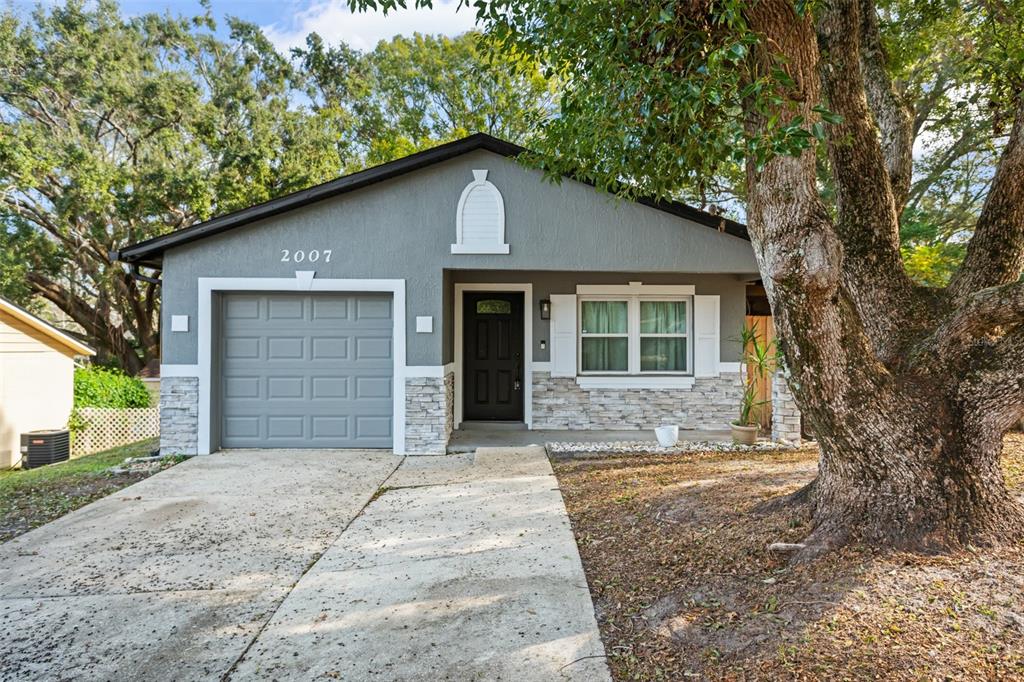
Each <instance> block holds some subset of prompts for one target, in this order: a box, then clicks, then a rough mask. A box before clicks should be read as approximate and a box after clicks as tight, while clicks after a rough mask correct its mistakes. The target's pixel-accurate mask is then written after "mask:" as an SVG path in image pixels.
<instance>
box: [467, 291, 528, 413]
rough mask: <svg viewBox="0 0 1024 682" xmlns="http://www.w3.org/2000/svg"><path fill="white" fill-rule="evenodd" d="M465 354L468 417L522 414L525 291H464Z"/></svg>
mask: <svg viewBox="0 0 1024 682" xmlns="http://www.w3.org/2000/svg"><path fill="white" fill-rule="evenodd" d="M462 307H463V311H464V313H463V315H464V318H463V322H462V336H463V343H464V345H463V348H462V358H463V365H464V367H465V369H464V375H465V379H464V381H465V386H464V387H463V392H462V394H463V396H465V398H464V399H463V403H462V413H463V418H464V419H467V420H476V419H479V420H496V421H497V420H501V421H519V420H521V419H522V418H523V295H522V294H518V293H507V294H506V293H492V292H485V293H466V294H465V298H464V299H463V306H462Z"/></svg>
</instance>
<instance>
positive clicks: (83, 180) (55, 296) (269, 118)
mask: <svg viewBox="0 0 1024 682" xmlns="http://www.w3.org/2000/svg"><path fill="white" fill-rule="evenodd" d="M216 29H217V26H216V24H215V22H214V20H213V19H212V17H211V15H210V13H209V12H207V13H206V14H203V15H200V16H195V17H174V16H171V15H156V14H147V15H143V16H139V17H132V18H126V17H124V16H122V15H121V13H120V11H119V9H118V7H117V5H116V3H114V2H113V1H112V0H100V1H99V2H96V3H86V2H84V1H83V0H69V2H67V3H66V4H64V5H56V6H45V5H43V6H40V7H39V8H37V9H36V10H35V11H34V12H33V13H32V15H31V17H29V18H28V19H24V18H22V17H20V16H18V15H17V14H16V13H15V12H13V11H10V10H5V11H3V12H0V295H3V296H5V297H8V298H10V299H12V300H14V301H17V302H20V303H26V304H31V302H32V301H38V300H45V301H48V302H50V303H51V304H52V305H54V306H56V307H57V308H58V309H60V310H61V311H63V313H65V314H66V315H67V316H68V317H70V318H71V319H72V320H73V321H74V322H75V323H77V325H78V326H80V327H81V330H82V331H83V333H84V336H85V337H87V338H88V340H89V341H90V342H91V343H92V344H94V345H95V346H96V347H97V348H98V350H99V352H100V355H101V359H102V360H103V361H105V362H110V363H113V364H117V365H120V366H121V367H123V368H124V369H125V370H127V371H128V372H131V373H134V372H137V371H139V370H140V369H141V368H142V367H143V366H144V365H145V364H146V363H147V362H149V361H151V360H153V359H155V358H157V357H158V356H159V337H158V329H157V324H158V323H157V318H158V315H157V311H158V304H159V294H158V285H156V284H154V283H153V282H151V281H147V280H145V279H139V278H137V277H135V276H134V275H133V273H131V272H129V271H128V270H126V269H125V268H124V267H123V266H122V265H120V264H117V263H112V262H111V261H110V258H109V252H110V251H111V250H114V249H118V248H120V247H123V246H125V245H127V244H129V243H133V242H137V241H140V240H143V239H147V238H150V237H153V236H156V235H159V234H163V233H166V232H169V231H172V230H176V229H179V228H181V227H184V226H187V225H189V224H192V223H195V222H197V221H201V220H204V219H207V218H209V217H211V216H213V215H217V214H222V213H226V212H229V211H232V210H235V209H238V208H242V207H245V206H249V205H252V204H255V203H259V202H262V201H265V200H267V199H270V198H273V197H276V196H280V195H282V194H286V193H288V192H292V191H295V190H298V189H302V188H305V187H308V186H310V185H313V184H316V183H319V182H322V181H324V180H327V179H330V178H334V177H337V176H338V175H341V174H343V173H344V172H347V171H351V170H356V169H358V168H361V167H363V166H365V165H368V164H374V163H379V162H383V161H387V160H390V159H392V158H395V157H397V156H402V155H404V154H407V153H409V152H411V151H416V150H418V149H422V148H425V147H429V146H432V145H435V144H438V143H441V142H445V141H448V140H451V139H453V138H456V137H460V136H462V135H465V134H467V133H468V132H475V131H476V130H487V131H491V132H493V133H495V134H497V135H501V136H503V137H506V138H510V139H512V140H515V141H519V142H525V141H527V140H528V138H529V135H530V133H531V131H533V130H535V129H536V128H537V126H538V124H539V122H540V121H541V120H542V119H543V118H544V117H546V116H548V115H550V113H551V112H552V110H553V107H554V88H553V86H552V84H551V82H550V81H549V80H548V79H546V78H544V76H543V75H542V74H541V73H540V71H539V69H537V68H536V67H534V68H532V69H530V68H529V66H528V64H527V60H525V59H524V58H516V59H515V60H513V58H512V57H509V58H507V59H491V58H490V57H489V56H488V55H485V54H484V53H483V52H482V51H481V50H479V49H478V42H479V35H478V34H474V33H469V34H466V35H463V36H461V37H459V38H455V39H448V38H434V37H429V36H419V35H417V36H414V37H412V38H401V37H399V38H395V39H394V40H392V41H385V42H382V43H380V44H379V45H378V46H377V48H376V49H374V50H372V51H370V52H368V53H360V52H356V51H354V50H352V49H350V48H348V47H347V46H346V45H343V44H340V45H335V46H329V45H326V44H325V43H324V41H323V40H322V39H320V38H319V37H318V36H316V35H311V36H310V37H309V40H308V41H307V45H306V47H305V48H303V49H302V50H298V51H296V53H295V54H294V55H282V54H279V53H278V52H277V51H276V50H275V48H274V47H273V45H271V44H270V42H269V41H268V40H267V39H266V37H265V36H264V35H263V34H262V32H261V31H260V30H259V28H258V27H256V26H253V25H251V24H248V23H246V22H244V21H241V20H238V19H229V20H228V22H227V36H226V37H223V38H222V37H219V34H218V33H217V30H216ZM513 61H515V62H516V63H515V64H514V65H513V64H512V62H513Z"/></svg>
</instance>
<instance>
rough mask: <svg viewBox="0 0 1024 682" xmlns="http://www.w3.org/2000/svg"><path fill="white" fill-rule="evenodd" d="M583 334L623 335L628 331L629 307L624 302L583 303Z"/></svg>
mask: <svg viewBox="0 0 1024 682" xmlns="http://www.w3.org/2000/svg"><path fill="white" fill-rule="evenodd" d="M581 308H582V313H583V320H582V322H583V324H582V326H581V327H580V329H582V330H583V333H584V334H625V333H627V332H628V331H629V305H628V304H627V303H626V302H625V301H583V304H582V306H581Z"/></svg>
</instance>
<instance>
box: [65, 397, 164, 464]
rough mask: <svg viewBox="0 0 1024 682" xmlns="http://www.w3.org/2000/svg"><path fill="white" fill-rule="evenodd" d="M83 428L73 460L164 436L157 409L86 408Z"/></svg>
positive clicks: (73, 445) (73, 443)
mask: <svg viewBox="0 0 1024 682" xmlns="http://www.w3.org/2000/svg"><path fill="white" fill-rule="evenodd" d="M78 415H79V417H80V418H81V420H80V421H81V422H82V428H81V430H76V431H75V434H74V437H73V438H72V440H71V456H72V457H81V456H82V455H89V454H92V453H94V452H100V451H101V450H108V449H110V448H115V447H117V446H118V445H127V444H128V443H134V442H136V441H140V440H143V439H145V438H154V437H156V436H159V435H160V409H159V408H157V407H132V408H125V409H119V408H113V407H82V408H79V409H78Z"/></svg>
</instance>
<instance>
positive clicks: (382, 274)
mask: <svg viewBox="0 0 1024 682" xmlns="http://www.w3.org/2000/svg"><path fill="white" fill-rule="evenodd" d="M481 168H482V169H487V170H488V171H489V174H488V180H489V181H490V182H492V183H493V184H494V185H495V186H496V187H497V188H498V189H499V190H500V191H501V193H502V196H503V197H504V202H505V216H506V240H507V242H508V243H509V244H510V245H511V253H510V254H509V255H453V254H451V253H450V245H451V244H452V242H454V241H455V212H456V207H457V204H458V199H459V195H460V193H461V192H462V190H463V188H464V187H465V186H466V185H467V184H468V183H469V182H470V181H472V179H473V176H472V170H473V169H481ZM282 249H289V250H292V251H294V250H296V249H302V250H307V251H308V250H311V249H319V250H321V251H323V250H325V249H330V250H332V259H331V262H330V263H324V262H322V261H321V262H320V263H317V264H316V265H315V266H310V265H309V264H305V263H304V264H300V265H296V264H295V263H283V262H281V250H282ZM314 267H315V270H316V276H317V277H319V278H358V279H365V278H381V279H405V280H406V287H407V291H406V295H407V308H406V316H407V320H408V340H407V355H406V362H407V364H410V365H437V364H440V363H441V362H442V358H443V357H446V356H448V357H450V352H447V353H446V352H445V351H450V340H449V341H448V346H449V348H445V347H444V346H445V342H444V336H445V334H444V333H443V332H442V330H443V328H444V326H445V325H444V324H443V322H444V321H445V320H447V319H449V318H450V312H448V314H447V315H445V314H444V313H445V311H446V308H447V307H448V306H450V305H451V304H450V301H448V300H445V298H450V296H449V297H446V296H445V295H444V293H445V291H446V288H447V287H450V284H451V281H454V280H451V281H449V280H448V279H446V277H445V276H444V275H443V273H442V269H444V268H447V269H453V270H454V269H462V270H506V271H507V270H537V271H569V272H605V273H610V272H624V271H631V272H645V273H648V275H645V276H644V277H642V278H641V279H643V281H652V282H653V281H655V278H654V277H653V276H650V273H690V274H692V275H695V274H701V273H726V274H744V275H751V276H752V277H753V276H755V273H756V272H757V267H756V264H755V262H754V256H753V251H752V249H751V246H750V244H749V243H748V242H746V241H744V240H742V239H739V238H736V237H733V236H730V235H727V234H723V233H719V232H717V231H715V230H713V229H710V228H708V227H706V226H703V225H698V224H696V223H692V222H690V221H687V220H684V219H682V218H678V217H676V216H673V215H670V214H668V213H665V212H663V211H659V210H657V209H653V208H650V207H647V206H643V205H640V204H634V203H629V202H624V201H619V200H616V199H614V198H613V197H609V196H607V195H603V194H600V193H598V192H597V191H596V190H594V189H593V188H591V187H589V186H587V185H584V184H581V183H577V182H574V181H571V180H565V181H563V182H562V183H561V184H559V185H556V184H553V183H550V182H547V181H545V180H544V179H543V177H542V175H541V174H540V173H539V172H538V171H534V170H530V169H526V168H524V167H522V166H520V165H519V164H517V163H516V162H515V161H513V160H511V159H507V158H505V157H502V156H499V155H496V154H492V153H490V152H486V151H477V152H473V153H470V154H466V155H464V156H462V157H459V158H457V159H453V160H451V161H447V162H444V163H441V164H437V165H435V166H432V167H430V168H427V169H424V170H421V171H416V172H413V173H409V174H406V175H403V176H401V177H399V178H396V179H394V180H391V181H387V182H383V183H379V184H377V185H374V186H371V187H367V188H365V189H362V190H358V191H356V192H352V193H350V194H345V195H342V196H340V197H336V198H333V199H328V200H325V201H322V202H319V203H317V204H314V205H311V206H307V207H304V208H301V209H297V210H295V211H291V212H288V213H284V214H282V215H279V216H275V217H272V218H267V219H265V220H263V221H260V222H257V223H254V224H252V225H249V226H246V227H241V228H237V229H235V230H232V231H229V232H227V233H224V234H221V235H218V236H215V237H210V238H207V239H204V240H201V241H198V242H194V243H192V244H188V245H184V246H181V247H178V248H175V249H172V250H170V251H168V252H167V253H166V254H165V256H164V269H163V282H164V284H163V307H162V315H163V319H162V328H163V329H164V330H165V332H164V334H163V338H162V344H163V348H162V354H163V362H164V363H168V364H194V363H196V362H197V359H198V351H197V345H196V344H197V334H196V328H197V324H196V316H197V313H198V299H197V297H198V288H197V278H199V277H293V276H294V274H295V271H296V270H308V269H313V268H314ZM632 278H633V279H637V277H636V276H633V277H632ZM672 279H673V281H690V280H680V279H679V278H678V277H676V278H672ZM690 279H691V280H692V278H690ZM727 280H728V278H711V279H709V280H708V281H707V286H709V287H712V286H723V287H724V286H726V284H725V282H726V281H727ZM517 281H522V279H521V278H518V280H517ZM595 281H600V282H605V281H607V278H605V277H599V278H597V280H595ZM693 281H694V282H696V280H693ZM715 282H717V284H716V283H715ZM735 282H736V283H737V285H738V284H739V282H740V280H739V279H735ZM554 285H555V283H554V282H552V285H551V286H554ZM559 286H561V284H559ZM727 288H728V287H727ZM698 293H705V292H704V291H701V290H700V289H699V290H698ZM706 293H713V292H712V291H710V289H709V290H708V291H707V292H706ZM535 295H536V296H537V297H540V296H542V295H543V291H542V289H541V287H540V284H538V290H537V291H536V292H535ZM735 305H738V304H734V303H729V304H728V306H729V308H730V311H731V312H729V313H728V315H729V317H727V313H726V310H725V308H726V301H725V296H723V320H722V329H723V337H728V336H730V333H729V329H730V328H732V327H736V328H737V329H738V324H734V323H733V320H732V316H734V311H733V308H734V307H735ZM171 315H188V316H189V318H190V324H189V331H188V332H178V333H171V332H170V331H169V330H170V316H171ZM417 315H432V316H434V332H433V333H432V334H416V333H415V332H414V329H415V317H416V316H417ZM537 338H544V337H537ZM724 350H725V349H724V348H723V358H722V359H723V360H728V359H730V358H731V356H729V355H727V354H726V353H725V352H724ZM538 359H539V358H538Z"/></svg>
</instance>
